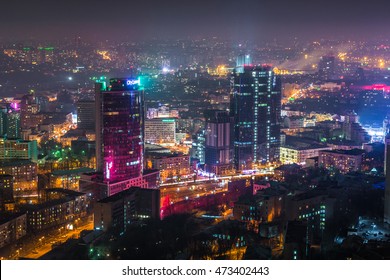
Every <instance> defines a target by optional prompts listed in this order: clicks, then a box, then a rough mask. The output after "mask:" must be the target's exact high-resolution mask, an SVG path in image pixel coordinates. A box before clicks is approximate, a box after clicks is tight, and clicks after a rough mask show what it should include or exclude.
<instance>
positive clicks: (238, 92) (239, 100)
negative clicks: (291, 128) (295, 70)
mask: <svg viewBox="0 0 390 280" xmlns="http://www.w3.org/2000/svg"><path fill="white" fill-rule="evenodd" d="M230 102H231V103H230V106H231V108H230V114H231V116H232V117H234V128H233V131H234V132H233V133H234V135H233V141H232V146H233V149H234V164H235V167H236V168H237V169H243V168H250V166H251V165H252V163H258V162H263V163H264V162H273V161H278V160H279V147H280V110H281V81H280V78H279V77H278V76H276V75H275V73H274V72H273V71H272V69H271V67H269V66H262V67H260V66H244V67H237V68H236V70H235V72H234V74H233V76H232V79H231V101H230Z"/></svg>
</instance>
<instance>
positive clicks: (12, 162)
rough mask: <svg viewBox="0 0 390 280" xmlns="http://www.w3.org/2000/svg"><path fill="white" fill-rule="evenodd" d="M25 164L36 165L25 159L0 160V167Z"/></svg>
mask: <svg viewBox="0 0 390 280" xmlns="http://www.w3.org/2000/svg"><path fill="white" fill-rule="evenodd" d="M25 165H36V163H34V162H32V161H31V160H27V159H19V160H0V167H10V166H25Z"/></svg>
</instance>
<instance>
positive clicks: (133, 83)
mask: <svg viewBox="0 0 390 280" xmlns="http://www.w3.org/2000/svg"><path fill="white" fill-rule="evenodd" d="M126 85H128V86H134V85H139V80H127V81H126Z"/></svg>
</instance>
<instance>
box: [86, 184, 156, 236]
mask: <svg viewBox="0 0 390 280" xmlns="http://www.w3.org/2000/svg"><path fill="white" fill-rule="evenodd" d="M159 218H160V190H158V189H154V190H153V189H142V188H138V187H132V188H130V189H127V190H124V191H122V192H119V193H117V194H115V195H113V196H109V197H107V198H105V199H102V200H100V201H98V202H96V203H95V206H94V228H95V229H96V230H103V231H108V230H111V231H112V232H113V233H117V234H121V233H123V232H125V231H126V228H127V226H128V225H130V224H132V223H133V222H135V221H138V220H143V219H159Z"/></svg>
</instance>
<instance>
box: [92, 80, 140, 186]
mask: <svg viewBox="0 0 390 280" xmlns="http://www.w3.org/2000/svg"><path fill="white" fill-rule="evenodd" d="M95 101H96V160H97V170H98V171H100V172H103V175H104V181H105V182H108V183H114V182H120V181H124V180H128V179H132V178H137V177H140V176H142V168H143V92H142V91H141V90H140V85H139V80H137V79H130V78H123V79H110V85H109V86H108V88H105V87H104V83H97V84H96V95H95Z"/></svg>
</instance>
